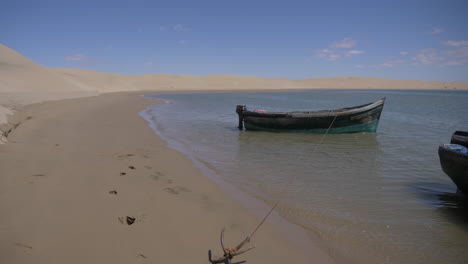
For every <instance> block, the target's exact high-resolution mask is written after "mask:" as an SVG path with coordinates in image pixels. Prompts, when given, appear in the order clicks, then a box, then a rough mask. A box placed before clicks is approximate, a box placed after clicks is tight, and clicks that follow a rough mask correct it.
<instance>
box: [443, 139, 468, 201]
mask: <svg viewBox="0 0 468 264" xmlns="http://www.w3.org/2000/svg"><path fill="white" fill-rule="evenodd" d="M439 159H440V166H441V167H442V170H443V171H444V172H445V174H447V175H448V176H449V177H450V179H452V181H453V182H454V183H455V185H457V187H458V189H459V190H460V191H462V192H463V193H464V194H468V148H467V147H465V146H462V145H458V144H442V145H439Z"/></svg>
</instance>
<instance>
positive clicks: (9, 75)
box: [0, 44, 468, 133]
mask: <svg viewBox="0 0 468 264" xmlns="http://www.w3.org/2000/svg"><path fill="white" fill-rule="evenodd" d="M280 89H281V90H287V89H442V90H443V89H447V90H452V89H458V90H468V82H437V81H416V80H389V79H380V78H367V77H336V78H315V79H300V80H295V79H285V78H257V77H253V76H235V75H228V74H218V75H207V76H190V75H172V74H164V73H155V74H147V75H122V74H116V73H103V72H98V71H93V70H85V69H73V68H48V67H43V66H41V65H39V64H37V63H35V62H34V61H32V60H30V59H28V58H26V57H24V56H23V55H21V54H19V53H18V52H16V51H14V50H12V49H10V48H8V47H6V46H5V45H2V44H0V128H1V126H2V125H1V124H2V123H5V122H6V116H7V115H8V114H10V113H12V110H17V109H21V107H22V106H24V105H26V104H31V103H37V102H42V101H47V100H57V99H63V98H75V97H82V96H92V95H97V94H99V93H108V92H120V91H139V90H145V91H147V90H154V91H176V90H179V91H180V90H212V91H222V90H239V91H245V90H280ZM3 126H4V125H3ZM10 126H11V125H10ZM3 130H5V128H4V127H3V128H2V131H3ZM0 133H1V131H0Z"/></svg>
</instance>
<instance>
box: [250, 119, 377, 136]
mask: <svg viewBox="0 0 468 264" xmlns="http://www.w3.org/2000/svg"><path fill="white" fill-rule="evenodd" d="M244 124H245V129H247V130H257V131H268V132H289V133H314V134H325V133H327V130H328V129H327V128H315V129H314V128H312V129H290V130H289V129H275V128H266V127H258V126H255V125H253V124H249V123H244ZM378 125H379V120H373V121H371V122H368V123H365V124H356V125H349V126H345V127H331V128H330V129H329V131H328V133H329V134H345V133H359V132H368V133H375V132H377V126H378Z"/></svg>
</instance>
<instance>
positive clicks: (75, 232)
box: [0, 91, 333, 263]
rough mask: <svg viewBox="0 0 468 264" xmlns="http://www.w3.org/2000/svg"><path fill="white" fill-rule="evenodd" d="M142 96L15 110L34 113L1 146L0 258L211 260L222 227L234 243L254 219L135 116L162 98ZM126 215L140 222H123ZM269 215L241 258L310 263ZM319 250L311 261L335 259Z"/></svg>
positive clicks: (113, 96) (133, 94) (103, 97)
mask: <svg viewBox="0 0 468 264" xmlns="http://www.w3.org/2000/svg"><path fill="white" fill-rule="evenodd" d="M153 92H159V91H153ZM145 93H147V92H146V91H145V92H141V91H138V92H130V93H128V92H123V93H113V94H104V95H98V96H94V97H87V98H79V99H66V100H59V101H52V102H47V103H41V104H34V105H29V106H26V107H24V110H22V111H21V112H17V113H15V114H14V115H13V117H14V118H15V117H16V118H17V117H18V115H21V116H23V117H25V116H27V117H31V118H30V119H28V120H27V121H26V122H24V123H23V124H21V126H20V127H19V129H16V130H13V132H12V133H11V134H10V135H9V142H7V143H6V144H4V145H0V155H1V156H2V158H1V159H0V172H1V173H0V174H1V175H6V176H5V177H2V178H1V179H0V181H1V185H0V186H1V187H0V196H1V197H2V199H1V201H0V209H1V210H2V212H4V213H5V217H4V218H3V220H1V221H0V230H1V231H0V232H1V233H2V235H1V236H0V237H2V238H1V239H0V256H2V257H0V259H3V260H4V261H5V262H21V263H51V262H53V263H55V262H57V263H58V262H66V263H75V262H76V263H83V262H89V263H95V262H97V261H101V262H113V263H128V262H138V263H140V262H141V263H146V262H148V263H150V262H154V261H156V262H160V263H161V262H166V263H167V262H183V261H187V260H189V261H193V262H195V263H199V262H200V263H208V261H207V250H208V249H212V250H213V252H214V254H215V255H219V251H220V249H219V245H218V244H219V242H218V239H219V232H220V230H221V228H223V227H226V228H227V231H226V239H227V241H226V243H227V244H228V245H231V244H233V243H236V242H237V241H240V240H241V239H242V238H243V235H245V234H248V233H249V232H250V231H251V230H250V229H251V228H252V226H256V224H258V219H257V217H254V216H252V215H250V213H247V210H246V209H245V208H243V207H242V206H241V205H240V204H239V203H238V201H235V200H234V198H232V197H229V195H226V194H225V192H224V191H223V190H222V189H223V188H222V187H220V186H218V184H217V183H215V182H212V180H211V179H209V178H207V177H206V176H204V175H203V174H202V172H201V171H200V169H199V168H196V167H195V165H194V164H193V163H192V161H190V160H189V159H188V158H187V157H185V156H184V155H183V154H182V153H179V152H177V151H175V150H172V149H169V148H168V147H167V143H166V142H165V141H164V140H162V139H161V138H160V137H159V136H158V135H156V134H155V133H154V132H153V130H152V129H151V128H150V127H149V125H148V124H147V121H146V120H144V119H143V118H141V117H140V116H139V115H138V113H139V112H141V111H143V110H144V109H145V108H146V107H149V106H150V105H154V104H155V103H157V101H156V100H154V99H149V98H144V97H143V96H139V95H143V94H145ZM90 117H92V118H90ZM130 167H133V168H135V169H129V168H130ZM122 173H125V175H121V174H122ZM132 174H133V175H132ZM132 176H133V177H132ZM113 190H115V191H116V192H117V194H115V195H114V194H110V193H109V191H113ZM126 215H131V216H132V217H135V218H136V222H135V224H133V225H131V226H127V225H126V224H125V223H123V224H122V223H120V221H119V217H125V216H126ZM120 219H121V218H120ZM189 219H190V220H189ZM268 222H269V221H268ZM268 222H267V223H266V224H265V225H264V226H262V228H261V230H260V231H259V233H258V234H257V235H256V236H255V237H254V238H253V242H254V244H256V245H257V248H256V249H255V250H253V251H251V252H249V253H246V254H245V255H241V256H240V257H238V258H236V260H237V261H241V260H246V261H248V262H252V263H286V262H293V261H295V262H298V263H306V262H309V260H310V257H309V256H307V255H308V254H305V253H304V252H302V251H301V250H299V249H298V248H296V247H295V246H292V245H291V244H290V243H289V242H288V241H287V240H286V239H285V238H284V236H283V235H282V234H281V232H279V230H277V227H276V226H274V225H273V224H271V223H268ZM97 249H99V250H97ZM309 253H311V252H309ZM312 253H313V252H312ZM315 253H316V254H312V255H314V256H315V258H314V262H319V263H333V262H332V261H331V260H330V259H328V258H327V256H326V255H323V254H321V253H320V252H315Z"/></svg>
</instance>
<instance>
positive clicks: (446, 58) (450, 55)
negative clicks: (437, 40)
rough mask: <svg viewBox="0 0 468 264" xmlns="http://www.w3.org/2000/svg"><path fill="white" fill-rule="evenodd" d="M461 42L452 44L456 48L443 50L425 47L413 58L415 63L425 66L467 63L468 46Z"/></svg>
mask: <svg viewBox="0 0 468 264" xmlns="http://www.w3.org/2000/svg"><path fill="white" fill-rule="evenodd" d="M461 42H463V41H461ZM461 42H458V43H456V45H451V46H453V47H455V48H453V49H449V50H444V51H441V52H440V51H438V50H437V49H432V48H430V49H423V50H421V52H420V53H419V54H417V55H416V56H414V57H413V58H412V60H413V61H414V64H415V65H424V66H456V65H466V64H468V46H462V43H461Z"/></svg>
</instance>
